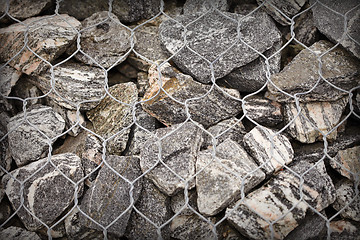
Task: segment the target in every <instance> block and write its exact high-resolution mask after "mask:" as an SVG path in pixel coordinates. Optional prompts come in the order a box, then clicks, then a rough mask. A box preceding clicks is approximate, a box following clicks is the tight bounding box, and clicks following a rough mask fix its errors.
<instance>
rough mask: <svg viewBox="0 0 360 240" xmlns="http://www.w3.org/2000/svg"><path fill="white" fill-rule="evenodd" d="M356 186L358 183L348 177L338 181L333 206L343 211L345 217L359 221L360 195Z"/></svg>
mask: <svg viewBox="0 0 360 240" xmlns="http://www.w3.org/2000/svg"><path fill="white" fill-rule="evenodd" d="M358 156H359V155H358ZM356 187H357V186H356V184H354V183H353V182H351V181H349V180H346V179H344V180H342V181H339V182H338V183H336V184H335V188H336V200H335V202H334V203H333V205H332V206H333V208H334V209H335V210H336V211H338V212H339V211H341V212H340V216H342V217H343V218H347V219H351V220H354V221H358V222H359V221H360V195H359V194H358V195H356V192H355V188H356Z"/></svg>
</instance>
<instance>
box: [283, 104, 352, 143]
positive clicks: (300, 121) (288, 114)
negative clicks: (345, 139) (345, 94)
mask: <svg viewBox="0 0 360 240" xmlns="http://www.w3.org/2000/svg"><path fill="white" fill-rule="evenodd" d="M347 102H348V99H347V98H342V99H340V100H337V101H334V102H309V103H300V104H299V107H300V110H301V115H299V116H298V117H297V118H296V119H295V120H294V118H295V117H296V115H297V114H298V109H297V107H296V104H295V103H288V104H285V105H284V117H285V122H286V123H290V122H291V123H290V125H289V127H288V128H287V132H288V133H289V134H290V135H291V136H292V137H293V138H295V139H296V140H298V141H300V142H303V143H313V142H315V141H318V140H322V139H323V135H322V134H321V133H320V132H319V131H318V130H317V129H319V130H320V131H322V132H323V133H324V134H328V135H327V136H326V138H327V139H328V140H335V139H336V137H337V129H335V130H334V131H333V132H331V133H329V132H330V131H331V130H333V129H334V128H336V126H337V124H338V123H339V122H340V120H341V115H342V113H343V111H344V110H345V107H346V104H347ZM293 120H294V121H293ZM316 128H317V129H316Z"/></svg>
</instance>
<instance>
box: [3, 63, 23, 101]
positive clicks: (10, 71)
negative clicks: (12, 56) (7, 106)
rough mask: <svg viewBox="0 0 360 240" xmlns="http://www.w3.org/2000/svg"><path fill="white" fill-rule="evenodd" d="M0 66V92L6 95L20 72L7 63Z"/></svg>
mask: <svg viewBox="0 0 360 240" xmlns="http://www.w3.org/2000/svg"><path fill="white" fill-rule="evenodd" d="M0 67H1V68H0V94H1V95H2V96H5V97H7V96H9V94H10V92H11V88H12V87H13V86H15V84H16V82H17V81H18V80H19V78H20V76H21V72H19V71H18V70H16V69H15V68H12V67H10V66H9V65H6V66H3V65H1V66H0Z"/></svg>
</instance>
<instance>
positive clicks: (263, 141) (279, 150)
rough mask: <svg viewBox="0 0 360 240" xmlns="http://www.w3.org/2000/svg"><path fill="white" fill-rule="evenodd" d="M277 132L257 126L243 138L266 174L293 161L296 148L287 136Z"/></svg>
mask: <svg viewBox="0 0 360 240" xmlns="http://www.w3.org/2000/svg"><path fill="white" fill-rule="evenodd" d="M275 134H276V132H275V131H273V130H271V129H269V128H265V127H259V126H257V127H255V128H253V129H252V130H251V131H250V132H248V133H247V134H245V136H244V139H243V141H244V145H245V147H246V148H247V149H248V150H249V152H250V154H251V155H252V157H253V158H254V159H255V161H256V162H257V163H258V165H259V166H261V169H262V170H264V172H265V173H266V175H270V174H272V173H274V172H277V171H279V170H280V169H281V168H283V165H287V164H289V163H291V162H292V160H293V157H294V150H293V148H292V146H291V143H290V141H289V140H288V139H287V137H285V136H284V135H282V134H281V133H280V134H278V135H276V136H275ZM272 137H273V139H272V140H273V143H274V147H272V142H271V138H272ZM272 152H273V153H272Z"/></svg>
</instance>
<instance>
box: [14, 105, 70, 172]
mask: <svg viewBox="0 0 360 240" xmlns="http://www.w3.org/2000/svg"><path fill="white" fill-rule="evenodd" d="M26 120H27V121H29V122H30V123H31V124H32V125H33V126H31V125H30V124H29V123H28V122H27V121H25V120H24V113H19V114H17V115H16V116H14V117H12V118H11V119H10V122H9V124H8V125H7V129H8V132H9V135H8V139H9V148H10V153H11V156H12V157H13V158H14V160H15V162H16V165H18V166H23V165H25V164H27V163H29V162H33V161H37V160H39V159H40V158H41V157H44V156H45V155H46V151H47V150H48V149H49V146H50V145H51V144H52V143H53V142H55V140H56V139H57V138H58V136H59V135H60V134H61V133H62V131H63V129H64V128H65V121H64V119H63V118H62V117H61V116H60V115H59V114H57V113H55V112H54V111H53V110H52V108H51V107H47V106H42V105H36V106H34V107H32V108H29V109H28V111H27V112H26ZM34 126H35V127H36V128H37V129H39V130H40V131H41V133H40V132H39V131H38V130H37V129H36V128H35V127H34ZM43 134H45V135H46V136H44V135H43Z"/></svg>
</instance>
